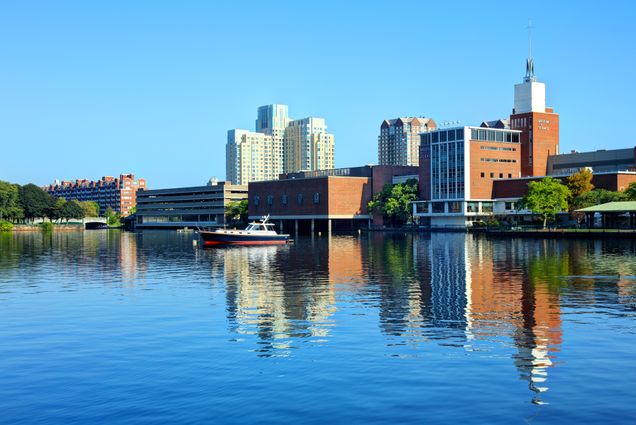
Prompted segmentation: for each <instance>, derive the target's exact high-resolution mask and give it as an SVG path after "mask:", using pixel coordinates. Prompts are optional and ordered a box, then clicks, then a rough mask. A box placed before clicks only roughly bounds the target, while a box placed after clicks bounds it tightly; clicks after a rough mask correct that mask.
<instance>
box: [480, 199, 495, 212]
mask: <svg viewBox="0 0 636 425" xmlns="http://www.w3.org/2000/svg"><path fill="white" fill-rule="evenodd" d="M481 212H485V213H491V212H492V202H482V203H481Z"/></svg>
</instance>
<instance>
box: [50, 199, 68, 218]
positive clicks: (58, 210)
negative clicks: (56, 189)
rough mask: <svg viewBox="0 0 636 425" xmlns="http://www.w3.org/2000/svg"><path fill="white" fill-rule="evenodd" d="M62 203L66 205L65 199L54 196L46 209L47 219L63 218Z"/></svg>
mask: <svg viewBox="0 0 636 425" xmlns="http://www.w3.org/2000/svg"><path fill="white" fill-rule="evenodd" d="M64 205H66V199H64V198H54V200H53V203H52V204H51V205H50V206H49V207H48V208H47V209H46V216H47V217H48V218H49V220H51V221H57V220H60V219H62V218H64V217H63V215H62V210H63V209H64Z"/></svg>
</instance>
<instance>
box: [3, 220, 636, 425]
mask: <svg viewBox="0 0 636 425" xmlns="http://www.w3.org/2000/svg"><path fill="white" fill-rule="evenodd" d="M192 238H193V236H192V235H186V234H178V233H176V232H162V231H157V232H150V231H146V232H144V233H140V234H131V233H123V232H118V231H87V232H83V233H72V234H62V233H60V234H53V235H48V236H45V235H42V234H39V233H37V234H16V235H12V234H0V422H3V423H65V424H67V423H202V422H205V423H249V424H254V423H272V422H284V423H309V424H325V423H365V424H366V423H440V422H444V423H449V422H450V423H462V424H472V423H480V424H481V423H487V424H492V423H554V422H557V421H558V422H559V423H561V424H566V423H630V422H631V423H633V422H632V421H633V420H634V417H635V416H636V371H635V370H634V367H635V366H636V241H538V240H496V241H493V240H488V239H485V238H480V237H474V236H471V235H464V234H433V235H381V234H371V235H366V234H363V235H361V236H358V235H355V236H333V237H331V238H325V237H323V238H317V237H316V238H314V239H311V238H299V239H298V240H297V243H296V244H295V245H291V246H279V247H241V248H225V249H223V248H216V249H201V248H195V247H193V246H192Z"/></svg>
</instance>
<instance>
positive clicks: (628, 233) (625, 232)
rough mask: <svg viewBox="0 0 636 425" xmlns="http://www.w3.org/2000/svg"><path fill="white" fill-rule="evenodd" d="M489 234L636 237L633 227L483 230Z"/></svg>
mask: <svg viewBox="0 0 636 425" xmlns="http://www.w3.org/2000/svg"><path fill="white" fill-rule="evenodd" d="M479 233H484V234H486V235H487V236H492V237H499V238H519V237H521V238H549V239H555V238H556V239H614V238H621V239H634V238H636V230H632V229H523V230H489V229H486V230H483V231H480V232H479Z"/></svg>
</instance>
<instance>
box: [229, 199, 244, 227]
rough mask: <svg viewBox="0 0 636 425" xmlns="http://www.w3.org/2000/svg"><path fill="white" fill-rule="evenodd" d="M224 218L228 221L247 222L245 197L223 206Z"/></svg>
mask: <svg viewBox="0 0 636 425" xmlns="http://www.w3.org/2000/svg"><path fill="white" fill-rule="evenodd" d="M225 220H226V221H229V222H230V223H232V224H234V223H237V222H238V223H243V224H245V223H247V199H244V200H242V201H230V202H228V203H227V205H226V206H225Z"/></svg>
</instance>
